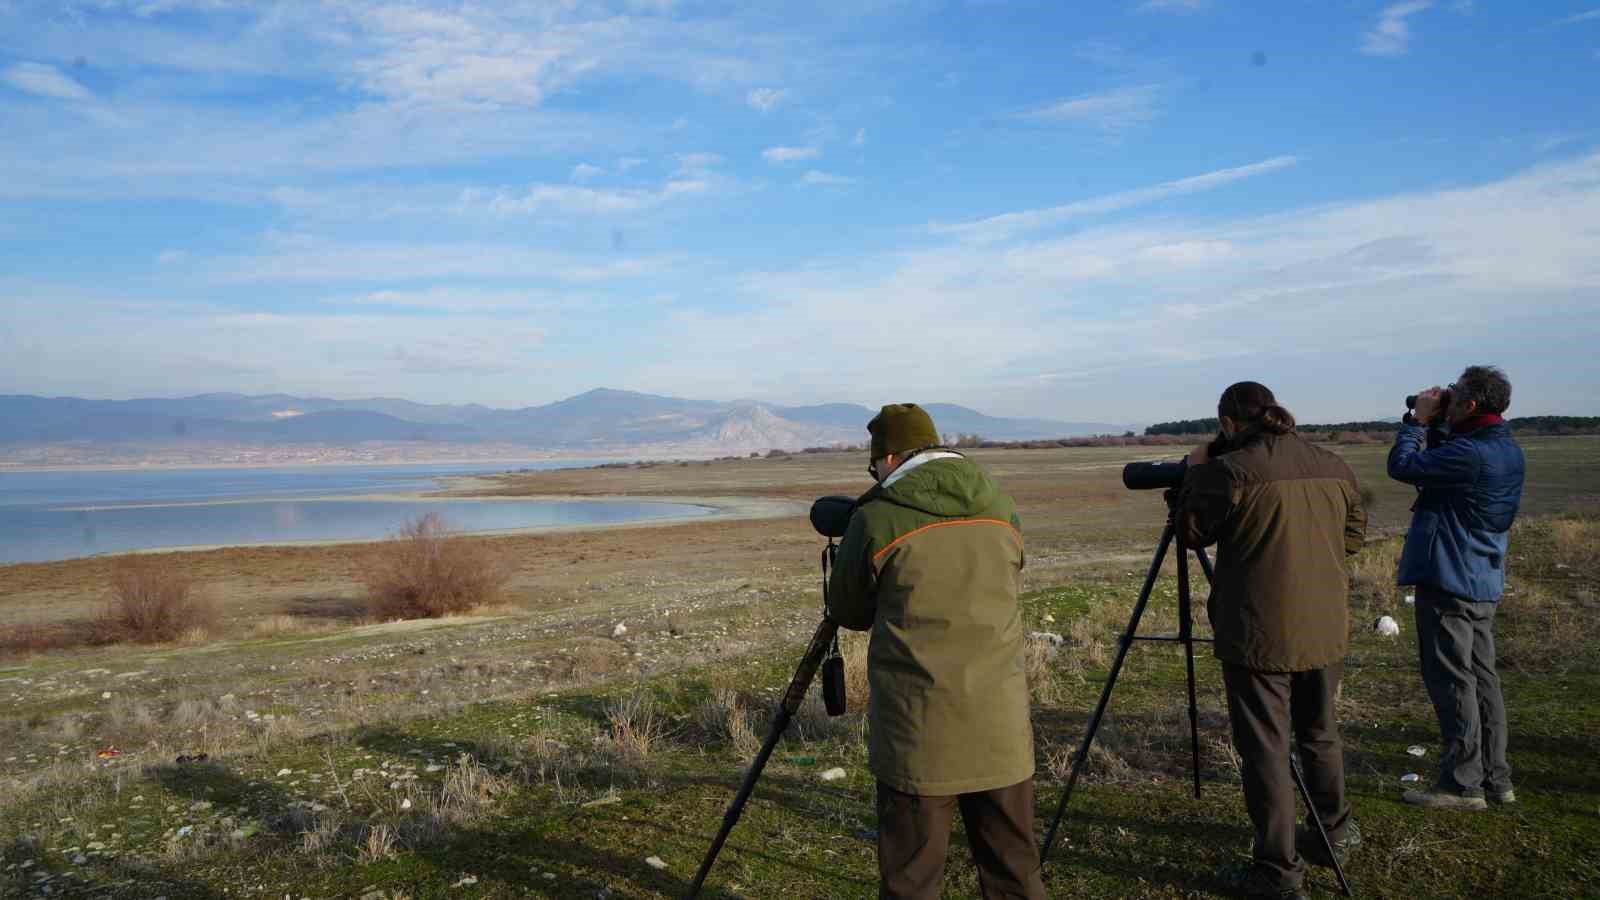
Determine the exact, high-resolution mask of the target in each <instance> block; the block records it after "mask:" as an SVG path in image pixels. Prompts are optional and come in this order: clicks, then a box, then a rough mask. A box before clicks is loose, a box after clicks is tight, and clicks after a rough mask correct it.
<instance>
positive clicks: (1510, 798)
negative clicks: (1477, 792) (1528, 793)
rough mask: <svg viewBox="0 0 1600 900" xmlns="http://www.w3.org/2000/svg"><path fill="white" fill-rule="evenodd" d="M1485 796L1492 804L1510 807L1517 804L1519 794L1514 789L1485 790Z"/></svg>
mask: <svg viewBox="0 0 1600 900" xmlns="http://www.w3.org/2000/svg"><path fill="white" fill-rule="evenodd" d="M1483 796H1484V797H1485V798H1487V799H1488V801H1489V802H1490V803H1494V804H1497V805H1499V806H1509V805H1511V804H1513V803H1515V802H1517V792H1516V790H1514V789H1512V788H1506V789H1505V790H1503V791H1490V790H1485V791H1484V792H1483Z"/></svg>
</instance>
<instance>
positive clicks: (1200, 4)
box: [1138, 0, 1211, 13]
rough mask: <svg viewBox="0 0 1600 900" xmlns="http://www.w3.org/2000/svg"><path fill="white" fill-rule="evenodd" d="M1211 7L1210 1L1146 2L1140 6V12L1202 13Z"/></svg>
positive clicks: (1148, 0)
mask: <svg viewBox="0 0 1600 900" xmlns="http://www.w3.org/2000/svg"><path fill="white" fill-rule="evenodd" d="M1210 6H1211V2H1210V0H1144V2H1143V3H1141V4H1139V6H1138V10H1139V12H1175V13H1194V12H1200V11H1201V10H1203V9H1206V8H1208V7H1210Z"/></svg>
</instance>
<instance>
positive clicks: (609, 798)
mask: <svg viewBox="0 0 1600 900" xmlns="http://www.w3.org/2000/svg"><path fill="white" fill-rule="evenodd" d="M621 802H622V795H620V794H608V795H606V796H604V797H601V798H599V799H598V800H590V801H589V802H588V803H585V804H583V808H584V809H593V808H594V807H596V806H610V805H611V804H613V803H621Z"/></svg>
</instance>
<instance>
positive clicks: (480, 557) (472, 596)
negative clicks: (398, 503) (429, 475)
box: [361, 513, 509, 621]
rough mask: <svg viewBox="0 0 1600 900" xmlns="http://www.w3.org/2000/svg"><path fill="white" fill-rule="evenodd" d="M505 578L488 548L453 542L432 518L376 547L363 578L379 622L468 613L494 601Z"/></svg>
mask: <svg viewBox="0 0 1600 900" xmlns="http://www.w3.org/2000/svg"><path fill="white" fill-rule="evenodd" d="M508 577H509V573H508V572H507V571H506V568H505V566H504V565H503V563H502V562H501V560H500V558H499V556H498V555H497V554H495V553H494V552H493V551H491V550H490V549H489V547H488V546H487V545H486V544H484V543H483V542H482V541H475V540H472V539H469V538H464V537H460V536H452V535H451V534H450V533H449V530H448V529H447V528H446V527H445V524H444V520H443V519H441V518H440V517H439V516H438V515H437V514H436V513H428V514H427V515H425V516H422V517H421V518H419V519H416V520H414V521H412V522H409V523H407V524H406V525H405V526H404V527H402V528H401V529H400V531H399V533H398V534H396V535H395V536H394V537H392V538H390V539H389V540H387V541H384V542H382V543H381V544H379V545H378V547H377V549H376V550H374V551H373V552H372V553H371V554H370V556H369V558H368V559H367V561H366V565H365V566H364V567H363V571H362V573H361V579H362V581H363V582H364V583H365V584H366V586H367V597H368V600H367V602H368V606H369V609H370V611H371V614H372V616H373V617H374V618H376V619H379V620H381V621H388V620H392V619H432V618H438V617H440V616H447V615H451V614H455V613H463V612H466V611H467V610H470V609H472V608H474V607H477V606H482V605H483V604H486V603H489V602H491V601H493V600H495V599H497V598H498V597H499V594H500V590H501V588H502V587H504V586H505V583H506V580H507V578H508Z"/></svg>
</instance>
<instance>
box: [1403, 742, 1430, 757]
mask: <svg viewBox="0 0 1600 900" xmlns="http://www.w3.org/2000/svg"><path fill="white" fill-rule="evenodd" d="M1406 752H1407V753H1409V754H1411V755H1412V756H1427V755H1428V748H1426V747H1424V746H1422V745H1421V744H1412V745H1411V746H1410V747H1407V748H1406Z"/></svg>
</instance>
